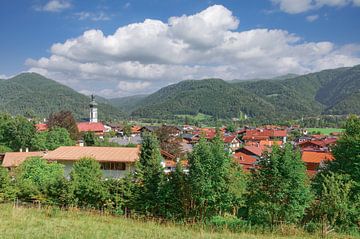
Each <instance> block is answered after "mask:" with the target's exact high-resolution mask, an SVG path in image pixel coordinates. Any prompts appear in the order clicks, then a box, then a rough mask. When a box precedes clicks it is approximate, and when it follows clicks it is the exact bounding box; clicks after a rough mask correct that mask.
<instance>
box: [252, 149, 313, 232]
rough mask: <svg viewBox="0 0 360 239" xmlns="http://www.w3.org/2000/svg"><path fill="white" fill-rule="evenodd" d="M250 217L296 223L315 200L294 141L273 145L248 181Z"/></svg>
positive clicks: (271, 222)
mask: <svg viewBox="0 0 360 239" xmlns="http://www.w3.org/2000/svg"><path fill="white" fill-rule="evenodd" d="M248 185H249V186H248V191H249V195H248V200H247V205H248V207H249V208H248V210H249V211H248V213H249V219H250V220H251V221H252V222H253V223H256V224H262V225H271V226H273V225H275V224H279V223H296V222H298V221H299V220H300V219H301V218H302V217H303V215H304V214H305V209H306V208H307V207H308V206H309V203H310V201H311V199H312V196H311V193H310V187H309V185H308V178H307V175H306V171H305V166H304V163H303V162H302V160H301V155H300V152H299V151H294V150H293V148H292V145H291V144H286V145H285V147H284V148H280V147H279V146H274V147H273V148H272V152H271V153H267V155H266V156H265V157H264V158H263V159H261V160H260V161H259V164H258V168H257V169H256V170H254V171H253V172H252V175H251V179H250V181H249V184H248Z"/></svg>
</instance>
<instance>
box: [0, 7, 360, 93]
mask: <svg viewBox="0 0 360 239" xmlns="http://www.w3.org/2000/svg"><path fill="white" fill-rule="evenodd" d="M0 54H1V55H0V56H1V57H0V79H6V78H10V77H12V76H14V75H16V74H19V73H21V72H37V73H39V74H42V75H44V76H46V77H48V78H50V79H53V80H56V81H58V82H60V83H62V84H65V85H67V86H69V87H71V88H73V89H75V90H77V91H79V92H81V93H84V94H91V93H95V94H97V95H100V96H103V97H107V98H114V97H123V96H129V95H135V94H145V93H151V92H154V91H156V90H158V89H159V88H161V87H164V86H167V85H169V84H174V83H177V82H179V81H182V80H186V79H204V78H221V79H224V80H233V79H254V78H271V77H275V76H279V75H284V74H288V73H295V74H306V73H310V72H316V71H320V70H324V69H331V68H337V67H344V66H353V65H357V64H360V0H248V1H245V0H223V1H215V0H192V1H190V0H137V1H135V0H133V1H131V0H128V1H121V0H91V1H90V0H1V1H0Z"/></svg>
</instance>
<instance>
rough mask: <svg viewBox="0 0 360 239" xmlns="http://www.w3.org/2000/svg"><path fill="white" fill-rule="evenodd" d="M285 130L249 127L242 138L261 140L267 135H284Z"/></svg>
mask: <svg viewBox="0 0 360 239" xmlns="http://www.w3.org/2000/svg"><path fill="white" fill-rule="evenodd" d="M286 136H287V132H286V130H277V129H251V130H246V134H245V135H244V137H243V139H245V140H248V139H253V140H261V139H267V138H269V137H286Z"/></svg>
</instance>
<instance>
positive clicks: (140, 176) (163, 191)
mask: <svg viewBox="0 0 360 239" xmlns="http://www.w3.org/2000/svg"><path fill="white" fill-rule="evenodd" d="M332 152H333V155H334V157H335V160H334V161H331V162H328V163H326V164H325V165H323V167H322V168H321V169H320V171H319V173H318V174H317V175H316V176H315V177H314V178H309V177H308V175H307V174H306V168H305V166H304V163H303V162H302V160H301V155H300V152H299V150H297V149H294V148H293V146H292V145H291V144H286V145H285V146H284V147H278V146H274V147H273V148H272V149H271V150H270V151H269V152H267V153H265V154H264V155H263V157H262V159H261V160H260V161H259V162H258V165H257V166H256V168H254V169H253V170H252V171H251V173H245V172H243V170H242V168H241V166H240V165H239V164H238V163H237V162H234V160H233V159H232V158H231V156H230V155H228V153H227V152H226V151H225V150H224V145H223V142H222V140H221V138H220V135H218V136H217V137H215V139H214V140H212V141H207V140H205V139H201V140H200V142H199V143H198V144H197V145H196V146H195V147H194V150H193V152H191V153H190V154H189V156H188V171H184V168H183V163H182V162H181V161H179V162H178V163H177V166H176V169H175V171H174V172H171V173H168V174H165V173H164V168H163V166H162V165H161V161H162V157H161V154H160V147H159V142H158V139H157V137H156V136H155V135H154V134H150V133H148V134H144V135H143V142H142V146H141V152H140V155H139V160H138V161H137V162H136V164H135V167H134V170H133V171H131V172H130V173H129V174H128V175H127V176H126V177H125V178H122V179H104V178H103V177H102V172H101V169H100V165H99V163H98V162H97V161H96V160H95V159H92V158H83V159H81V160H79V161H78V162H76V163H75V164H74V166H73V169H72V172H71V173H70V177H69V178H68V179H67V178H65V177H64V168H63V166H62V165H61V164H59V163H48V162H46V161H45V160H43V159H40V158H32V159H29V160H26V161H25V162H24V163H22V164H21V165H20V166H19V167H18V168H17V169H16V170H15V171H13V172H10V173H9V172H8V171H7V170H5V169H1V171H0V201H4V202H6V201H13V200H14V199H15V198H17V199H19V200H20V201H29V202H30V201H36V202H42V203H47V204H51V205H54V206H59V207H65V208H66V207H70V206H76V207H81V208H91V209H98V210H105V211H108V212H109V213H113V214H117V215H126V216H145V217H151V218H158V219H161V220H171V221H182V222H192V223H205V224H210V225H220V227H229V228H235V229H239V228H240V229H241V228H243V227H261V228H270V229H271V228H276V227H279V226H281V225H295V226H297V227H300V228H305V229H306V230H308V231H310V232H315V231H321V232H322V233H323V234H327V233H328V232H330V231H332V230H336V231H340V232H358V231H359V222H360V210H359V209H358V208H360V174H359V172H360V163H359V162H360V119H359V118H358V117H356V116H351V117H349V119H348V120H347V122H346V125H345V132H344V133H343V134H342V136H341V138H340V139H339V141H338V143H337V145H336V146H335V147H334V148H333V151H332Z"/></svg>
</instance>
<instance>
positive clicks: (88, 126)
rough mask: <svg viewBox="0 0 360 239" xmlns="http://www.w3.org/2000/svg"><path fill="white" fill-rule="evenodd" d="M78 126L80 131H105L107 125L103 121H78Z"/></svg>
mask: <svg viewBox="0 0 360 239" xmlns="http://www.w3.org/2000/svg"><path fill="white" fill-rule="evenodd" d="M77 127H78V129H79V132H87V131H91V132H104V131H105V127H104V125H103V123H101V122H97V123H95V122H80V123H77Z"/></svg>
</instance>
